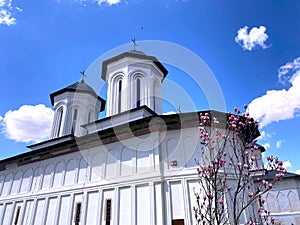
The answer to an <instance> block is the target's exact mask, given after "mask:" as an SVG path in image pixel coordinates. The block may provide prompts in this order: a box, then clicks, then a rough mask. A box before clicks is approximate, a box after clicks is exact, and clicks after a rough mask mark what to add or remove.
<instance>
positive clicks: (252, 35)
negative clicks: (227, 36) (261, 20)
mask: <svg viewBox="0 0 300 225" xmlns="http://www.w3.org/2000/svg"><path fill="white" fill-rule="evenodd" d="M268 37H269V36H268V35H267V34H266V27H264V26H260V27H253V28H252V29H251V30H250V31H249V33H248V27H247V26H245V27H243V28H240V29H239V30H238V32H237V36H236V37H235V42H236V43H238V44H239V45H240V46H242V48H243V49H244V50H248V51H251V50H252V49H253V48H255V47H256V46H260V47H261V48H263V49H265V48H267V47H268V46H266V44H265V42H266V40H267V39H268Z"/></svg>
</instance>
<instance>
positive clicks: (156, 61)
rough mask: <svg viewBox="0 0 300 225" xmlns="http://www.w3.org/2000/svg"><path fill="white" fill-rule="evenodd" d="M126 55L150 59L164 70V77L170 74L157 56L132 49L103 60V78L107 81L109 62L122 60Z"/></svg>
mask: <svg viewBox="0 0 300 225" xmlns="http://www.w3.org/2000/svg"><path fill="white" fill-rule="evenodd" d="M125 57H132V58H137V59H145V60H150V61H152V62H153V63H154V64H155V65H156V66H157V67H158V68H159V69H160V70H161V72H163V74H164V78H165V77H166V76H167V74H168V70H167V69H166V68H165V67H164V66H163V65H162V64H161V63H160V62H159V61H158V59H157V58H156V57H155V56H149V55H146V54H145V53H143V52H139V51H130V52H124V53H122V54H120V55H117V56H115V57H112V58H110V59H107V60H105V61H103V63H102V73H101V78H102V79H103V80H105V81H106V72H107V65H108V64H110V63H112V62H115V61H118V60H120V59H122V58H125Z"/></svg>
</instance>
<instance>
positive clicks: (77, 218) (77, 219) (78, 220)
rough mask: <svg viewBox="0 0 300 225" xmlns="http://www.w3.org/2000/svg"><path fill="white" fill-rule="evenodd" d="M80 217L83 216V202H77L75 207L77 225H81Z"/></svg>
mask: <svg viewBox="0 0 300 225" xmlns="http://www.w3.org/2000/svg"><path fill="white" fill-rule="evenodd" d="M80 216H81V202H77V203H76V207H75V216H74V223H75V225H79V222H80Z"/></svg>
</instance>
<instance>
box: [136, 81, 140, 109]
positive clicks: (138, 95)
mask: <svg viewBox="0 0 300 225" xmlns="http://www.w3.org/2000/svg"><path fill="white" fill-rule="evenodd" d="M140 106H141V79H139V78H138V79H137V80H136V107H137V108H138V107H140Z"/></svg>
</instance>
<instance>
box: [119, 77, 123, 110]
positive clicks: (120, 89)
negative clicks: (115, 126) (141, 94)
mask: <svg viewBox="0 0 300 225" xmlns="http://www.w3.org/2000/svg"><path fill="white" fill-rule="evenodd" d="M121 93H122V80H120V81H119V83H118V113H120V112H121V106H122V102H121V101H122V94H121Z"/></svg>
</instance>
